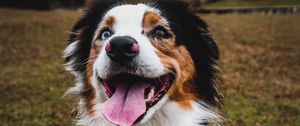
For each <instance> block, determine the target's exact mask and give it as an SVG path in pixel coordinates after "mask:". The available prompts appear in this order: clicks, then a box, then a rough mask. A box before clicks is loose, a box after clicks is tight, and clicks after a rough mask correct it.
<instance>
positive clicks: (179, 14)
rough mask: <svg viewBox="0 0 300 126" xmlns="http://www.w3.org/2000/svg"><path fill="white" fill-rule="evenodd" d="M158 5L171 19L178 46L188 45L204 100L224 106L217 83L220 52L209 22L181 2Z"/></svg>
mask: <svg viewBox="0 0 300 126" xmlns="http://www.w3.org/2000/svg"><path fill="white" fill-rule="evenodd" d="M155 6H156V7H157V8H159V9H160V10H161V11H162V16H163V17H165V18H167V20H168V22H169V23H170V26H171V29H172V31H173V32H174V34H175V36H176V43H177V44H178V45H185V46H186V47H187V49H188V51H189V52H190V54H191V56H192V59H193V61H194V63H195V65H196V72H197V73H196V80H195V82H196V83H197V85H195V84H194V85H193V86H194V88H195V90H197V92H198V93H199V96H200V97H201V99H202V100H204V101H205V102H206V103H208V104H210V105H214V106H216V105H220V101H221V96H220V94H219V93H218V90H217V86H216V84H215V80H216V79H217V78H216V72H217V70H216V69H215V67H213V66H215V65H217V64H216V61H217V60H218V59H219V51H218V47H217V45H216V43H215V42H214V40H213V39H212V37H211V35H210V34H209V30H208V25H207V24H206V23H205V21H203V20H202V19H200V18H199V17H198V16H197V15H195V14H194V13H192V12H191V11H190V10H189V9H188V5H187V4H185V3H184V2H181V1H157V2H156V3H155Z"/></svg>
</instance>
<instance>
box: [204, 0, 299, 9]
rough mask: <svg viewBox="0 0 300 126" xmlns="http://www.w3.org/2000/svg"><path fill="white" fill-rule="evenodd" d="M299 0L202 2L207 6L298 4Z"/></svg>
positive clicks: (223, 0) (224, 0) (222, 0)
mask: <svg viewBox="0 0 300 126" xmlns="http://www.w3.org/2000/svg"><path fill="white" fill-rule="evenodd" d="M299 5H300V1H299V0H220V1H218V2H214V3H206V4H204V7H205V8H209V7H214V8H218V7H253V6H299Z"/></svg>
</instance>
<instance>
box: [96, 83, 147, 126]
mask: <svg viewBox="0 0 300 126" xmlns="http://www.w3.org/2000/svg"><path fill="white" fill-rule="evenodd" d="M149 86H150V84H149V83H139V84H132V85H129V84H118V87H117V89H116V91H115V93H114V94H113V96H112V97H110V98H109V99H108V100H107V101H106V102H104V103H103V105H102V106H101V108H100V110H101V112H102V114H103V115H104V117H105V118H106V119H107V120H109V121H110V122H112V123H114V124H116V125H119V126H131V125H132V124H133V123H134V122H135V121H136V120H137V119H138V118H139V117H140V116H141V115H142V114H143V113H145V111H146V103H145V98H144V91H145V89H146V88H147V87H149Z"/></svg>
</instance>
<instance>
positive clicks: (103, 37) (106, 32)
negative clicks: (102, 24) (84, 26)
mask: <svg viewBox="0 0 300 126" xmlns="http://www.w3.org/2000/svg"><path fill="white" fill-rule="evenodd" d="M112 34H113V32H112V31H111V30H109V29H105V30H103V31H102V32H101V34H100V36H99V37H100V40H106V39H108V38H109V37H110V36H112Z"/></svg>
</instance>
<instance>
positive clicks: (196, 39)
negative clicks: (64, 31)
mask: <svg viewBox="0 0 300 126" xmlns="http://www.w3.org/2000/svg"><path fill="white" fill-rule="evenodd" d="M146 15H147V16H146ZM112 17H113V18H112ZM109 18H111V19H109ZM107 20H109V21H107ZM105 21H106V22H105ZM128 22H129V23H128ZM125 23H127V24H125ZM124 24H125V25H124ZM106 25H111V26H110V27H111V29H113V30H114V31H115V34H114V35H113V36H111V37H110V38H109V39H108V40H105V41H100V40H98V39H97V38H98V36H99V34H100V32H101V28H102V27H104V26H105V27H107V26H106ZM157 25H161V26H163V27H165V29H166V31H167V32H168V33H169V35H170V37H168V38H166V39H157V38H153V37H151V36H150V35H149V34H150V31H151V29H153V27H155V26H157ZM148 32H149V34H147V33H148ZM71 33H72V34H71V35H70V39H69V45H68V46H67V48H66V49H65V52H64V53H65V54H64V58H65V60H66V62H67V63H66V69H67V70H68V71H70V72H71V73H73V74H74V75H75V76H76V85H75V86H74V87H72V88H70V89H69V90H68V93H76V94H78V95H79V96H80V97H81V100H80V102H79V108H78V109H79V114H78V121H77V125H85V126H98V125H101V126H109V125H112V124H111V123H110V122H108V121H107V120H106V119H105V118H104V117H103V116H102V114H101V112H100V110H99V109H100V108H99V106H100V105H101V103H103V102H104V101H105V100H107V97H106V95H105V93H103V90H102V87H101V82H99V80H98V79H97V78H98V77H101V78H108V77H109V76H113V75H116V74H118V73H122V72H127V73H130V74H136V75H140V76H144V77H151V78H152V77H158V76H161V75H164V74H166V73H169V72H171V73H174V74H175V79H174V82H173V84H172V85H171V87H170V89H169V90H168V92H167V93H166V94H165V95H164V96H163V98H162V99H161V100H160V101H159V102H158V103H157V104H156V105H154V106H153V107H151V108H149V110H148V111H147V113H146V115H145V116H144V117H143V119H142V120H140V121H139V122H137V123H136V124H135V126H176V125H178V126H183V125H184V126H197V125H220V124H221V121H222V118H221V116H219V114H218V111H217V108H218V107H220V106H221V95H220V94H219V92H218V89H217V82H218V80H217V76H216V72H217V64H216V61H217V60H218V59H219V52H218V48H217V45H216V43H215V42H214V41H213V39H212V37H211V35H210V33H209V30H208V26H207V24H206V23H205V22H204V21H203V20H201V19H199V17H198V16H196V15H195V14H193V13H191V12H190V11H189V10H188V8H187V5H186V4H184V3H182V2H178V1H176V2H174V1H173V2H162V1H158V2H155V3H153V4H148V5H145V4H138V5H127V4H126V5H125V4H121V3H115V2H100V3H98V4H96V5H94V6H93V7H92V8H90V9H88V10H87V11H86V14H85V15H84V16H83V17H82V18H81V19H80V20H79V21H78V22H77V23H76V24H75V25H74V27H73V28H72V30H71ZM124 35H126V36H131V37H133V38H134V39H136V40H137V41H138V43H139V45H140V50H141V52H140V54H139V56H138V57H137V58H135V59H134V61H133V63H132V64H133V66H136V67H135V69H134V70H130V69H127V68H123V67H122V66H120V65H117V64H115V63H113V62H112V61H110V59H109V58H108V57H107V56H106V53H105V50H104V48H103V47H104V46H105V45H106V44H107V43H108V42H109V41H110V39H111V38H113V37H115V36H124Z"/></svg>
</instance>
